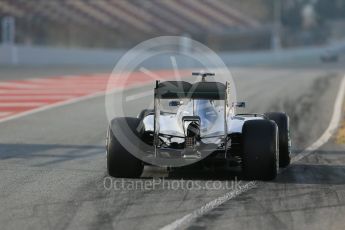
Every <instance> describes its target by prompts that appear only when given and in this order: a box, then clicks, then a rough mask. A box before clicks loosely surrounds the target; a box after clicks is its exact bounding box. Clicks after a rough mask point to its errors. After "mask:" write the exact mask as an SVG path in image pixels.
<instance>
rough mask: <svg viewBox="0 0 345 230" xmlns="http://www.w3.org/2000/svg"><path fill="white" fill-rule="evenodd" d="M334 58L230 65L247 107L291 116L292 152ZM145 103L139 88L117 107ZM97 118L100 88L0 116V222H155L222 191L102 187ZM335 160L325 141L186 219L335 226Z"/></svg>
mask: <svg viewBox="0 0 345 230" xmlns="http://www.w3.org/2000/svg"><path fill="white" fill-rule="evenodd" d="M333 67H334V66H332V64H331V65H325V66H324V67H323V68H292V67H291V68H269V67H257V68H248V69H247V68H234V69H233V71H232V72H233V75H234V78H235V80H236V84H237V90H238V96H239V98H240V99H243V100H245V101H247V102H248V108H247V111H248V112H266V111H273V110H282V111H286V112H287V113H288V114H289V115H290V116H291V125H292V139H293V144H294V145H293V150H294V153H297V152H299V151H301V150H302V149H303V148H305V147H306V146H308V144H310V143H312V142H313V141H314V140H316V139H317V138H318V137H319V136H320V135H321V134H322V132H323V131H324V130H325V128H326V127H327V125H328V122H329V120H330V117H331V113H332V108H333V103H334V99H335V97H336V93H337V89H338V85H339V82H340V79H341V77H342V76H343V75H344V73H345V68H344V69H343V68H342V66H341V65H340V64H339V65H337V66H336V67H337V68H333ZM81 71H82V70H81ZM23 76H24V75H23ZM151 88H152V86H151V85H150V86H143V87H142V88H141V89H136V90H128V91H127V92H126V93H125V94H127V95H131V94H136V93H138V92H140V91H146V90H149V89H151ZM149 103H150V98H146V97H144V98H142V99H140V100H134V101H130V102H128V104H127V105H126V107H127V108H128V113H129V114H132V115H136V114H137V113H138V112H139V111H140V109H142V106H143V105H146V104H149ZM106 127H107V119H106V116H105V108H104V97H98V98H94V99H89V100H86V101H82V102H79V103H75V104H70V105H66V106H61V107H57V108H54V109H50V110H46V111H42V112H39V113H36V114H32V115H29V116H25V117H22V118H19V119H16V120H12V121H8V122H5V123H0V175H1V176H0V178H1V179H0V224H1V229H158V228H160V227H162V226H165V225H166V224H169V223H171V222H172V221H174V220H176V219H177V218H181V217H182V216H184V215H185V214H187V213H189V212H191V211H193V210H194V209H196V208H199V207H200V206H201V205H203V204H205V203H207V202H208V201H211V200H213V199H215V198H216V197H218V196H220V195H222V194H224V193H225V192H227V191H229V188H225V187H223V188H221V189H191V190H188V189H182V188H178V189H176V190H175V189H168V188H167V187H166V186H164V184H162V183H161V184H160V185H157V186H156V187H155V188H154V189H146V190H145V189H134V190H131V189H118V190H117V189H106V188H105V187H104V178H105V177H106V176H107V175H106V161H105V149H104V137H105V131H106ZM344 162H345V156H344V151H343V147H342V146H335V145H334V144H333V143H332V142H330V143H329V144H328V145H327V146H325V147H324V148H322V149H320V151H319V152H318V153H315V154H313V155H311V156H310V157H308V158H306V159H303V160H302V161H300V162H297V163H296V164H295V165H293V166H292V167H291V168H289V169H288V170H286V172H284V173H283V174H281V175H280V176H279V177H278V178H277V179H276V180H275V181H272V182H268V183H263V184H262V185H260V186H259V187H258V188H256V189H253V190H251V191H249V192H247V193H244V194H242V195H240V196H239V197H237V198H235V199H233V200H230V201H229V202H227V203H225V204H223V205H222V206H220V207H219V208H217V209H215V210H213V211H211V212H210V213H208V214H207V215H205V216H203V217H201V218H200V219H197V220H196V222H194V223H193V224H192V225H191V226H190V228H191V229H199V228H200V229H203V228H214V229H219V228H224V229H229V228H231V229H232V228H239V229H301V228H306V229H332V228H333V229H342V228H341V227H343V226H344V220H343V218H341V216H343V215H344V209H343V206H342V205H343V202H344V197H345V193H344V181H343V179H342V177H344V173H345V171H344V168H343V164H344ZM163 175H166V172H165V171H164V170H162V169H156V168H153V167H147V168H146V169H145V172H144V175H143V176H144V177H143V178H141V179H137V180H124V184H125V185H130V184H131V183H133V182H137V183H141V182H142V181H147V182H151V180H152V179H151V178H156V180H158V177H161V176H163ZM233 175H234V174H233V173H232V172H227V173H226V174H223V176H220V175H213V174H204V173H201V172H200V174H198V175H185V176H183V177H182V178H185V179H191V180H192V181H193V183H198V184H199V185H201V186H202V187H203V186H205V185H206V184H207V183H208V181H211V182H217V183H219V184H220V185H224V186H225V185H227V184H228V183H229V182H231V180H232V178H233ZM180 179H181V178H166V181H168V182H167V183H173V182H176V181H179V180H180ZM115 181H118V182H121V181H122V180H121V179H116V180H115ZM230 189H231V188H230Z"/></svg>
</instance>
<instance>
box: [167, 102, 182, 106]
mask: <svg viewBox="0 0 345 230" xmlns="http://www.w3.org/2000/svg"><path fill="white" fill-rule="evenodd" d="M180 105H183V101H169V106H172V107H173V106H174V107H175V106H180Z"/></svg>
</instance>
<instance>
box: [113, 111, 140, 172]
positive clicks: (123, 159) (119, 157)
mask: <svg viewBox="0 0 345 230" xmlns="http://www.w3.org/2000/svg"><path fill="white" fill-rule="evenodd" d="M139 121H140V120H139V119H138V118H130V117H120V118H115V119H113V120H112V122H111V127H113V129H119V130H121V135H122V132H123V135H128V133H129V132H128V131H131V132H133V133H134V134H135V135H137V131H136V128H137V127H138V124H139ZM124 124H127V125H128V127H129V129H130V130H128V127H126V126H124V127H122V126H123V125H124ZM111 127H109V129H108V134H107V146H106V148H107V168H108V173H109V175H110V176H113V177H122V178H136V177H140V175H141V174H142V172H143V169H144V164H143V162H142V161H141V160H139V159H138V158H136V157H135V156H133V155H132V154H131V153H129V152H128V151H127V149H126V148H125V147H123V146H122V145H121V143H120V142H119V141H118V139H117V138H116V136H115V135H114V133H113V131H112V128H111ZM126 128H127V130H125V129H126ZM127 132H128V133H127Z"/></svg>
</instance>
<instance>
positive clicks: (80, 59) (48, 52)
mask: <svg viewBox="0 0 345 230" xmlns="http://www.w3.org/2000/svg"><path fill="white" fill-rule="evenodd" d="M327 50H333V51H336V52H345V41H343V42H338V43H334V44H332V45H329V46H327V47H311V48H299V49H297V48H294V49H285V50H279V51H251V52H218V55H219V56H220V57H221V58H222V59H223V61H224V62H225V63H226V64H227V65H256V64H271V63H279V62H281V63H286V62H288V61H289V60H293V61H296V60H299V59H300V60H301V61H303V60H304V59H310V58H314V59H318V58H319V57H320V55H321V54H322V53H324V52H326V51H327ZM125 52H126V51H125V50H102V49H89V50H88V49H78V48H71V49H67V48H53V47H41V46H25V45H10V44H2V45H0V65H34V66H35V65H37V66H44V65H105V66H114V65H115V64H116V62H117V61H118V60H119V59H120V58H121V57H122V56H123V54H125ZM167 58H168V57H167ZM179 58H180V59H178V60H182V61H180V63H178V64H179V67H181V68H183V67H195V63H192V62H190V60H186V61H183V58H184V57H179ZM166 60H169V59H166V58H164V57H163V58H162V57H159V58H153V59H151V60H150V61H148V63H146V66H148V67H152V68H171V63H170V62H168V61H166Z"/></svg>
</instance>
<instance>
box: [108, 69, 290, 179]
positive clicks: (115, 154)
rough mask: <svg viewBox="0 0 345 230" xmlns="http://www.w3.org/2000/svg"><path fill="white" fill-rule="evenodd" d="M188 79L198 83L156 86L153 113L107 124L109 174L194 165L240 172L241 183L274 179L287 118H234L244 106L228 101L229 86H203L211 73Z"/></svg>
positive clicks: (286, 155)
mask: <svg viewBox="0 0 345 230" xmlns="http://www.w3.org/2000/svg"><path fill="white" fill-rule="evenodd" d="M193 75H199V76H201V77H202V80H201V81H199V82H197V83H194V84H191V83H188V82H185V81H165V82H159V81H157V82H156V87H155V89H154V109H152V110H149V109H145V110H143V111H142V112H141V113H140V114H139V115H138V117H137V118H132V117H122V118H114V119H113V120H112V122H111V124H110V126H109V130H108V134H107V146H106V148H107V166H108V173H109V175H111V176H114V177H139V176H140V175H141V174H142V172H143V168H144V165H145V164H155V165H165V166H167V167H168V168H172V169H174V168H178V166H179V165H187V164H190V163H195V162H197V164H198V165H199V166H200V165H203V166H205V167H225V168H229V167H230V166H231V167H238V168H241V169H242V173H243V176H244V178H246V179H257V180H272V179H274V178H275V177H276V175H277V171H278V167H286V166H288V165H289V163H290V137H289V118H288V116H287V115H286V114H284V113H277V112H274V113H266V114H236V113H235V107H243V106H244V103H243V102H235V103H234V102H233V103H230V102H229V98H230V93H231V92H230V86H229V83H226V84H223V83H220V82H210V81H206V77H208V76H213V75H214V74H212V73H193ZM128 140H131V143H130V144H128V143H126V141H127V142H128ZM133 146H136V147H137V148H132V147H133ZM137 152H140V154H139V155H138V153H137ZM147 162H149V163H147ZM166 162H168V163H166ZM169 162H170V163H169ZM192 165H193V164H192ZM194 165H195V164H194ZM184 167H186V166H184Z"/></svg>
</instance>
